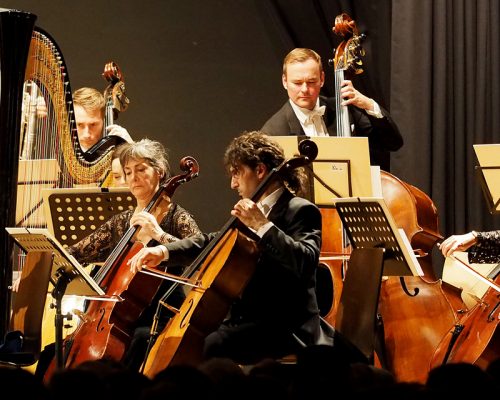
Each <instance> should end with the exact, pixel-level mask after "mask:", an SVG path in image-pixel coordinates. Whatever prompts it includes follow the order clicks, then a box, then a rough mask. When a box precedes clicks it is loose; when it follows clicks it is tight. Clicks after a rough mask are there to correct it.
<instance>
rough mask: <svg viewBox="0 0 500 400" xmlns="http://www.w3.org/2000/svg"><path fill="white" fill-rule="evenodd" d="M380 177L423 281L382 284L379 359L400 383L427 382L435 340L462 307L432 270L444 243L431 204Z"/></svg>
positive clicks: (391, 280) (412, 188)
mask: <svg viewBox="0 0 500 400" xmlns="http://www.w3.org/2000/svg"><path fill="white" fill-rule="evenodd" d="M381 173H382V191H383V197H384V200H385V202H386V203H387V206H388V208H389V210H390V211H391V213H392V215H393V217H394V220H395V222H396V224H397V226H398V227H399V228H402V229H403V230H404V231H405V233H406V236H407V237H408V239H409V240H410V243H411V245H412V248H413V249H419V250H420V251H421V252H423V254H424V256H423V257H421V258H420V259H419V263H420V265H421V267H422V270H423V271H424V276H410V277H404V278H402V279H404V284H405V286H406V288H403V286H402V282H401V280H400V278H399V277H387V278H386V279H384V280H383V281H382V284H381V291H380V300H379V312H380V314H381V316H382V320H383V326H384V341H385V343H384V347H385V349H384V350H385V351H384V354H383V355H380V356H379V358H381V359H384V360H385V363H386V364H387V365H386V367H387V369H388V370H390V371H391V372H392V373H393V374H394V376H395V377H396V379H397V380H398V381H402V382H420V383H425V380H426V379H427V374H428V372H429V362H430V359H431V358H432V355H433V353H434V351H435V349H436V347H437V345H438V344H439V341H440V340H441V338H442V337H443V334H445V333H446V332H447V331H448V330H449V329H450V327H452V326H453V325H454V324H455V323H456V321H457V320H458V318H459V317H458V315H459V312H460V311H461V310H462V309H464V308H465V305H464V304H463V303H462V300H461V298H460V295H459V293H456V292H455V291H454V290H453V288H452V287H451V286H448V285H447V284H445V283H443V282H442V281H441V280H438V279H436V277H435V273H434V270H433V268H432V260H431V250H432V247H433V246H434V245H435V244H436V242H437V241H438V240H440V239H442V236H441V235H440V234H439V230H438V214H437V209H436V207H435V206H434V203H433V202H432V200H431V199H430V198H429V197H428V196H427V195H426V194H425V193H424V192H422V191H421V190H420V189H418V188H416V187H415V186H412V185H409V184H408V183H405V182H403V181H402V180H400V179H398V178H397V177H395V176H394V175H392V174H390V173H388V172H385V171H381ZM405 289H406V290H405ZM412 293H413V294H412Z"/></svg>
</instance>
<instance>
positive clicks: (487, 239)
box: [469, 230, 500, 264]
mask: <svg viewBox="0 0 500 400" xmlns="http://www.w3.org/2000/svg"><path fill="white" fill-rule="evenodd" d="M469 261H470V262H471V263H488V264H493V263H497V262H500V230H497V231H489V232H478V234H477V244H476V245H475V246H473V247H471V248H470V250H469Z"/></svg>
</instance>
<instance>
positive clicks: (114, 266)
mask: <svg viewBox="0 0 500 400" xmlns="http://www.w3.org/2000/svg"><path fill="white" fill-rule="evenodd" d="M180 168H181V170H182V171H184V173H182V174H179V175H177V176H174V177H171V178H170V179H168V180H167V181H166V182H164V183H163V184H162V185H161V187H160V189H159V190H158V191H157V192H156V193H155V195H154V196H153V198H152V200H151V201H150V203H149V204H148V206H147V207H146V208H145V211H147V212H149V213H151V214H153V215H154V216H155V218H156V219H157V221H158V222H159V223H161V221H162V220H163V218H164V217H165V216H166V215H167V213H168V210H169V208H170V204H171V203H170V198H171V196H172V195H173V194H174V192H175V190H176V189H177V188H178V187H179V186H180V185H181V184H183V183H186V182H189V181H190V180H192V179H193V178H195V177H197V176H198V171H199V168H198V163H197V161H196V160H195V159H194V158H192V157H184V158H183V159H182V160H181V163H180ZM139 233H140V227H138V226H131V227H130V228H129V229H128V230H127V232H126V233H125V235H124V236H123V238H122V239H121V240H120V242H119V243H118V245H117V246H116V248H115V249H114V250H113V251H112V253H111V254H110V256H109V257H108V259H107V260H106V262H105V263H104V265H103V266H102V267H101V268H100V270H99V272H98V274H97V275H96V276H95V278H94V279H95V281H96V282H97V283H98V284H99V286H100V287H101V288H103V290H104V292H105V294H106V296H107V298H110V299H117V300H118V301H108V300H106V299H105V300H96V301H91V303H90V305H89V307H88V309H87V311H86V312H85V313H84V314H83V315H82V316H81V319H82V322H81V323H80V325H79V326H78V328H77V329H76V330H75V332H74V333H73V334H72V335H70V336H68V337H66V339H65V340H64V348H65V351H66V354H67V357H66V360H65V362H64V366H65V367H67V368H70V367H73V366H76V365H78V364H80V363H82V362H84V361H88V360H97V359H101V358H104V357H107V358H111V359H113V360H116V361H120V360H121V359H122V357H123V355H124V353H125V350H126V349H127V347H128V345H129V344H130V341H131V338H132V335H133V330H134V329H135V324H136V321H137V320H138V319H139V317H140V316H141V314H142V312H143V311H144V310H145V309H146V307H148V306H149V304H150V303H151V301H152V299H153V298H154V296H155V295H156V293H157V291H158V289H159V288H160V284H161V282H162V280H161V279H158V278H157V277H153V276H151V275H147V274H135V273H133V272H132V271H131V269H130V267H129V266H128V265H127V262H128V260H129V259H130V258H132V257H133V256H134V255H135V254H137V253H138V252H139V251H140V250H141V248H143V247H144V245H143V244H142V243H141V242H139V241H135V238H136V237H137V235H138V234H139ZM53 369H54V366H53V365H52V368H49V369H48V370H47V373H46V374H45V379H46V380H47V379H49V378H50V376H51V374H52V372H53Z"/></svg>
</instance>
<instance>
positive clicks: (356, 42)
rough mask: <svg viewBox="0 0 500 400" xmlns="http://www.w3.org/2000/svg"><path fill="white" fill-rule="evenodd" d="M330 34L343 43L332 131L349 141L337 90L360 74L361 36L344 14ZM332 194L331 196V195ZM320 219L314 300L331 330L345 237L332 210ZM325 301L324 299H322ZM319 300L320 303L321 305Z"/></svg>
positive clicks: (346, 118) (344, 262)
mask: <svg viewBox="0 0 500 400" xmlns="http://www.w3.org/2000/svg"><path fill="white" fill-rule="evenodd" d="M333 32H334V33H336V34H337V35H339V36H341V37H342V38H343V39H344V40H343V41H342V42H341V43H340V44H339V45H338V46H337V48H336V50H335V56H334V59H333V60H331V61H332V63H333V64H334V85H335V93H336V96H335V110H336V113H335V115H336V131H337V136H339V137H350V136H352V135H351V126H350V119H349V112H348V108H347V106H343V105H341V102H342V98H341V97H340V90H341V87H342V81H344V79H345V78H347V77H350V76H351V75H358V74H361V73H362V72H363V68H362V64H363V63H362V60H361V57H362V56H363V55H364V50H363V48H362V47H361V41H362V40H363V35H360V34H359V32H358V29H357V27H356V23H355V21H354V20H352V19H351V17H350V16H349V15H347V14H345V13H343V14H340V15H338V16H337V17H336V18H335V26H334V27H333ZM334 194H335V193H334ZM320 211H321V215H322V219H323V232H325V234H324V235H323V242H322V245H321V255H320V265H319V267H320V268H319V269H318V273H319V274H322V273H323V271H327V274H326V275H327V276H326V278H325V279H321V278H322V277H321V275H319V276H318V288H319V290H318V294H319V296H318V300H319V301H320V309H321V308H322V307H321V303H323V302H324V303H325V304H331V306H330V307H329V309H327V310H322V313H323V318H324V319H325V320H326V321H328V322H329V323H330V324H331V325H332V326H335V318H336V315H337V308H338V304H339V301H340V294H341V292H342V282H343V280H344V276H345V273H346V271H347V259H348V257H349V254H350V249H349V246H348V245H346V243H347V236H346V234H345V232H344V229H343V227H342V222H341V220H340V217H339V216H338V214H337V211H336V210H335V209H334V208H327V207H321V208H320ZM325 281H326V282H330V281H331V282H332V283H333V284H332V288H331V289H330V290H327V289H326V284H325ZM323 292H325V293H331V292H333V299H332V300H331V303H329V302H328V301H327V300H323V296H321V294H322V293H323ZM325 297H326V296H325ZM322 300H323V301H322Z"/></svg>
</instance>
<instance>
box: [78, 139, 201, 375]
mask: <svg viewBox="0 0 500 400" xmlns="http://www.w3.org/2000/svg"><path fill="white" fill-rule="evenodd" d="M122 146H123V148H120V163H121V165H122V167H123V172H124V175H125V181H126V184H127V186H128V188H129V189H130V192H131V193H132V195H133V196H134V197H135V198H136V199H137V207H136V208H135V210H126V211H123V212H121V213H120V214H117V215H115V216H113V217H111V218H110V219H109V220H108V221H107V222H105V223H104V224H102V225H101V226H100V227H99V228H97V229H96V230H95V231H94V232H93V233H91V234H90V235H88V236H87V237H85V238H83V239H82V240H81V241H79V242H78V243H76V244H74V245H73V246H71V247H70V248H69V249H68V250H69V252H70V253H71V254H72V255H73V256H74V257H75V258H76V259H77V260H78V261H80V262H81V263H85V262H87V263H98V262H103V261H105V260H106V259H107V257H108V256H109V255H110V253H111V252H112V251H113V249H114V248H115V247H116V246H117V244H118V242H119V241H120V239H121V238H122V237H123V235H124V233H125V232H126V231H127V230H128V229H129V227H130V226H131V225H138V226H140V227H141V229H140V230H139V231H138V237H137V238H138V240H140V241H141V242H143V243H146V244H147V246H156V245H158V244H166V243H170V242H173V241H176V240H179V239H182V238H185V237H188V236H193V235H195V234H197V233H200V229H199V228H198V225H197V223H196V221H195V220H194V218H193V217H192V216H191V214H190V213H189V212H187V211H186V210H185V209H184V208H182V207H181V206H179V205H178V204H175V203H172V206H171V208H170V209H169V211H168V213H167V215H166V216H165V218H164V219H163V221H161V222H160V223H158V222H157V221H156V218H155V217H154V216H153V215H151V214H149V213H148V212H145V211H142V210H143V209H144V208H145V207H146V206H147V205H148V204H149V203H150V201H151V199H152V198H153V196H154V194H155V193H156V192H157V191H158V190H159V188H160V184H161V183H162V182H163V181H164V180H166V179H168V178H169V177H170V168H169V165H168V161H167V158H166V152H165V149H164V147H163V146H162V145H161V143H159V142H156V141H152V140H149V139H143V140H141V141H139V142H135V143H126V144H123V145H122ZM169 272H170V273H172V274H180V272H181V270H180V267H175V266H174V267H173V268H170V267H169ZM170 285H171V283H170V282H169V281H165V282H164V283H163V284H162V286H161V288H160V290H159V291H158V295H157V296H156V297H155V298H154V299H153V301H152V302H151V305H150V307H149V308H148V309H147V310H146V311H145V312H144V313H143V315H142V316H141V318H140V320H139V321H137V328H136V330H135V334H134V338H133V340H132V343H131V345H130V348H129V349H128V351H127V353H126V354H125V356H124V359H123V360H122V361H124V362H125V363H126V364H127V365H129V366H130V367H131V368H134V369H138V368H139V367H140V365H141V363H142V360H143V358H144V353H145V351H146V348H147V340H148V339H149V336H150V327H151V324H152V321H153V317H154V314H155V312H156V310H157V307H158V301H159V300H160V299H161V297H162V296H163V294H164V293H165V292H166V290H167V289H168V288H169V287H170ZM183 300H184V293H183V291H182V288H181V287H179V288H178V290H176V291H174V293H173V294H172V295H171V296H169V298H168V303H169V304H170V305H172V306H174V307H180V305H181V303H182V301H183ZM162 313H163V314H162V315H161V316H160V327H161V325H163V324H165V323H166V322H167V321H168V317H169V315H167V310H162Z"/></svg>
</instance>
